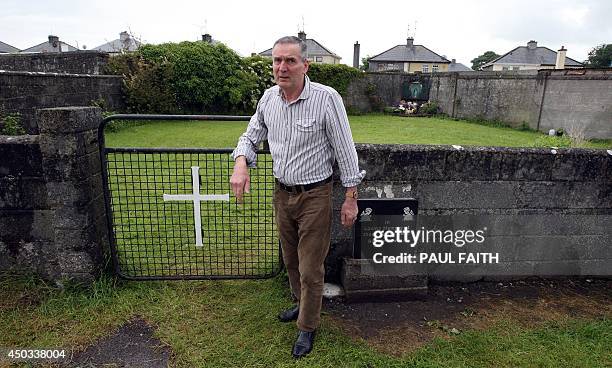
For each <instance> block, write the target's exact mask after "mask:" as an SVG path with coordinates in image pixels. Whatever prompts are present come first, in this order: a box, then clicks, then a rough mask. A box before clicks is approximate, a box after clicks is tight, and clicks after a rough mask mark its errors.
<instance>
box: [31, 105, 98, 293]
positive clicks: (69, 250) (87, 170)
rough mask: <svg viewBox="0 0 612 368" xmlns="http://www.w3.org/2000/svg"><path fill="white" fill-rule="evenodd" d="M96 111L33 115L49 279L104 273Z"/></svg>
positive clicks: (76, 109) (90, 278)
mask: <svg viewBox="0 0 612 368" xmlns="http://www.w3.org/2000/svg"><path fill="white" fill-rule="evenodd" d="M101 119H102V117H101V111H100V109H99V108H96V107H60V108H50V109H41V110H38V111H37V112H36V120H37V122H38V126H39V129H40V137H39V142H40V150H41V155H42V168H43V177H44V181H45V185H46V192H47V201H48V204H49V207H50V209H51V211H52V213H53V219H52V222H51V231H52V232H53V245H52V246H53V253H54V255H55V256H54V257H53V258H54V262H51V263H55V265H54V268H52V269H49V270H48V275H47V277H49V278H51V279H54V280H61V279H72V280H75V281H79V282H91V281H93V280H94V279H95V277H96V276H97V275H98V274H99V273H100V272H101V271H102V270H103V269H104V267H105V264H106V260H107V259H109V258H108V257H107V255H108V254H110V252H108V233H107V222H106V213H105V207H104V196H103V189H102V188H103V184H102V174H101V167H102V166H101V162H100V157H99V151H98V134H97V131H98V125H99V123H100V121H101Z"/></svg>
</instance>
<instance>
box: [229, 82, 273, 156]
mask: <svg viewBox="0 0 612 368" xmlns="http://www.w3.org/2000/svg"><path fill="white" fill-rule="evenodd" d="M265 98H266V95H265V94H264V96H263V97H262V98H261V99H260V100H259V103H257V109H256V110H255V114H253V116H251V120H250V121H249V125H248V126H247V130H246V132H244V133H243V134H242V135H241V136H240V138H239V139H238V144H237V145H236V148H235V149H234V151H233V152H232V158H233V159H234V161H236V158H238V157H239V156H244V157H245V158H246V161H247V165H248V167H255V166H256V165H257V145H258V144H259V143H260V142H261V141H263V140H265V139H266V138H267V136H268V128H267V127H266V124H265V123H264V118H263V114H262V105H263V104H264V102H263V101H264V99H265Z"/></svg>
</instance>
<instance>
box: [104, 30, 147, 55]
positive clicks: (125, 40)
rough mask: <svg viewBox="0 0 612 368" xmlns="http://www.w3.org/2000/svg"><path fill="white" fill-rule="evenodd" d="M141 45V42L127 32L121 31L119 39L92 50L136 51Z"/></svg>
mask: <svg viewBox="0 0 612 368" xmlns="http://www.w3.org/2000/svg"><path fill="white" fill-rule="evenodd" d="M140 45H141V43H140V42H138V41H137V40H136V39H134V38H133V37H131V36H130V35H129V34H128V33H127V32H121V33H120V34H119V38H118V39H116V40H112V41H110V42H107V43H105V44H103V45H100V46H98V47H94V48H93V49H92V50H97V51H105V52H124V51H136V50H138V48H139V47H140Z"/></svg>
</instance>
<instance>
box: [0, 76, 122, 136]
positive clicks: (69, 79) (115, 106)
mask: <svg viewBox="0 0 612 368" xmlns="http://www.w3.org/2000/svg"><path fill="white" fill-rule="evenodd" d="M122 85H123V82H122V79H121V77H120V76H108V75H83V74H56V73H35V72H10V71H0V106H3V108H4V111H5V113H19V114H21V122H22V124H23V125H24V127H25V128H26V131H27V133H28V134H38V132H39V126H38V124H37V122H36V119H35V114H34V112H35V110H36V109H40V108H45V107H59V106H91V105H92V102H93V101H98V100H101V99H102V100H104V103H105V105H106V106H105V108H107V109H108V110H115V111H121V110H122V109H123V107H124V100H123V94H122Z"/></svg>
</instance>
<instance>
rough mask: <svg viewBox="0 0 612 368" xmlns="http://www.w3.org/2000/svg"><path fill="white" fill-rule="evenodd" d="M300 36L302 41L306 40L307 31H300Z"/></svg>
mask: <svg viewBox="0 0 612 368" xmlns="http://www.w3.org/2000/svg"><path fill="white" fill-rule="evenodd" d="M298 38H299V39H300V40H302V41H306V33H304V31H299V32H298Z"/></svg>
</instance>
